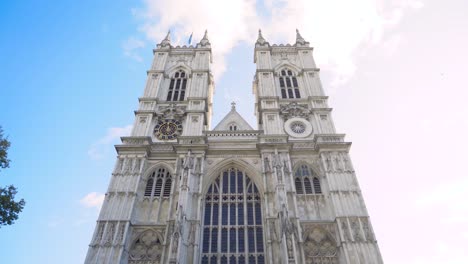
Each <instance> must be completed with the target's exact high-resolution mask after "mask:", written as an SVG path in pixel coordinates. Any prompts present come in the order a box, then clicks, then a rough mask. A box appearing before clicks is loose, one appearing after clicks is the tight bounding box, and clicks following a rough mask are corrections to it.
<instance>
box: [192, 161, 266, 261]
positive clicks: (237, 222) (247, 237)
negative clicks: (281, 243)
mask: <svg viewBox="0 0 468 264" xmlns="http://www.w3.org/2000/svg"><path fill="white" fill-rule="evenodd" d="M218 190H219V191H218ZM204 210H205V211H204V218H203V219H204V221H203V236H202V239H203V241H202V256H201V263H206V264H215V263H216V264H220V263H229V264H245V263H255V264H263V263H264V262H265V260H264V259H265V256H264V245H263V224H262V207H261V200H260V193H259V191H258V189H257V187H256V186H255V184H254V183H253V182H252V181H251V180H250V179H249V177H248V176H247V175H246V174H245V173H244V172H243V171H241V170H238V169H236V168H230V169H228V170H225V171H223V172H222V173H221V174H220V175H219V177H218V178H217V179H216V180H215V181H214V182H213V183H212V185H211V186H210V187H209V188H208V192H207V194H206V197H205V209H204ZM218 219H219V220H218Z"/></svg>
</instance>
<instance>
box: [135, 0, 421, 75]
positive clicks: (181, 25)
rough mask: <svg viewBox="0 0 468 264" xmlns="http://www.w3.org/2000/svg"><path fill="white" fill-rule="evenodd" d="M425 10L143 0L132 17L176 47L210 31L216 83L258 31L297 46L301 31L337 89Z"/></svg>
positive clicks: (407, 1) (365, 3) (409, 3)
mask: <svg viewBox="0 0 468 264" xmlns="http://www.w3.org/2000/svg"><path fill="white" fill-rule="evenodd" d="M422 6H423V3H422V2H421V1H419V0H395V1H392V2H391V3H388V2H382V1H378V0H361V1H346V0H329V1H319V0H264V1H253V0H240V1H217V0H205V1H190V0H173V1H162V0H144V7H142V8H139V9H133V10H132V12H133V14H134V15H135V16H136V17H138V18H140V19H141V20H142V25H141V27H140V31H142V32H143V33H144V34H146V36H147V38H148V39H150V40H151V41H152V42H153V43H156V42H160V41H161V40H162V39H163V38H164V36H165V34H166V33H167V30H168V29H171V30H172V33H173V34H172V36H173V38H172V43H173V44H186V42H187V39H188V36H189V35H190V33H191V32H194V41H193V42H192V43H196V40H197V39H196V38H197V37H198V38H200V37H201V36H202V34H203V31H204V30H205V29H208V31H209V37H210V41H211V43H212V50H213V64H214V65H213V73H214V76H215V78H216V79H219V78H220V77H221V75H222V74H223V72H224V71H225V70H226V65H225V57H226V55H227V54H229V52H230V51H231V50H232V49H233V48H234V47H235V46H236V45H238V44H239V43H240V42H242V41H246V42H248V43H252V44H253V43H254V42H255V40H256V34H257V29H258V28H259V27H261V28H262V29H263V32H264V36H265V37H266V39H267V40H268V41H269V42H270V43H288V42H289V43H293V42H294V41H295V39H294V37H295V31H294V30H295V29H296V28H299V29H301V33H302V35H303V37H305V38H306V39H307V40H309V41H310V42H311V45H312V46H315V47H316V48H317V49H318V50H319V52H317V53H316V57H317V60H318V61H319V65H321V66H326V67H327V68H330V69H333V74H334V76H335V84H342V83H344V82H346V81H347V80H348V79H349V77H351V76H352V75H353V74H354V72H355V71H356V65H355V63H354V57H355V55H356V53H358V52H361V51H362V50H365V49H366V48H367V47H368V46H371V45H378V44H380V43H381V42H382V41H384V40H385V38H384V35H385V34H386V32H387V30H388V29H389V28H391V27H393V26H395V25H397V24H398V23H399V22H400V20H401V18H402V16H403V15H404V14H405V12H407V10H409V9H418V8H421V7H422ZM269 37H271V39H269ZM393 41H394V40H393ZM391 44H395V43H391ZM391 44H390V45H391ZM387 45H388V44H387ZM391 46H392V47H394V45H391Z"/></svg>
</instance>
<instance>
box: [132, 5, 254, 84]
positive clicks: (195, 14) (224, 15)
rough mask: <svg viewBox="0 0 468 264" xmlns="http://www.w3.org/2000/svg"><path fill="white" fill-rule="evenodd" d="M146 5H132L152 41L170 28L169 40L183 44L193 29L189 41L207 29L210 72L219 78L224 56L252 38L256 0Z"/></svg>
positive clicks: (162, 36)
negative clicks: (139, 7)
mask: <svg viewBox="0 0 468 264" xmlns="http://www.w3.org/2000/svg"><path fill="white" fill-rule="evenodd" d="M144 3H145V6H144V8H141V9H134V10H133V13H134V14H135V16H137V17H139V18H141V19H142V20H143V24H142V26H141V27H140V30H141V31H142V32H144V33H145V34H146V36H147V38H148V39H150V40H151V41H152V42H153V43H159V42H160V41H161V40H162V39H163V38H164V36H165V35H166V34H167V31H168V30H169V29H171V31H172V34H171V36H172V39H171V43H172V44H173V45H174V44H175V45H186V44H187V40H188V37H189V36H190V34H191V33H192V32H194V34H193V40H192V43H193V44H196V43H197V41H199V40H200V39H201V37H202V36H203V32H204V31H205V29H208V34H209V39H210V42H211V43H212V47H213V50H212V51H213V74H214V76H215V78H217V79H219V78H220V76H221V75H222V73H223V72H224V71H225V70H226V65H225V56H226V55H227V54H228V53H229V52H230V51H231V50H232V49H233V48H234V47H235V46H236V45H237V44H238V43H239V42H241V41H255V37H256V30H255V28H257V27H258V18H257V15H256V13H255V1H253V0H240V1H218V0H205V1H190V0H177V1H162V0H155V1H150V0H145V1H144Z"/></svg>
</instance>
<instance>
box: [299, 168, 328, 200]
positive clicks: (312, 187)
mask: <svg viewBox="0 0 468 264" xmlns="http://www.w3.org/2000/svg"><path fill="white" fill-rule="evenodd" d="M294 183H295V185H296V193H297V194H321V193H322V188H321V187H320V180H319V178H318V177H317V176H316V175H314V173H313V172H312V170H311V169H310V168H309V166H307V165H301V166H299V168H297V170H296V172H295V174H294Z"/></svg>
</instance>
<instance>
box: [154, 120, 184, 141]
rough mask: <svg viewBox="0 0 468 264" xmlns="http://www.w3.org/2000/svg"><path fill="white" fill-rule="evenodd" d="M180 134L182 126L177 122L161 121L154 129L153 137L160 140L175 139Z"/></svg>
mask: <svg viewBox="0 0 468 264" xmlns="http://www.w3.org/2000/svg"><path fill="white" fill-rule="evenodd" d="M181 132H182V124H181V123H180V122H179V121H177V120H172V119H166V120H161V121H159V122H158V124H157V125H156V126H155V127H154V135H155V136H156V137H157V138H158V139H160V140H172V139H176V138H177V136H178V135H180V133H181Z"/></svg>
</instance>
